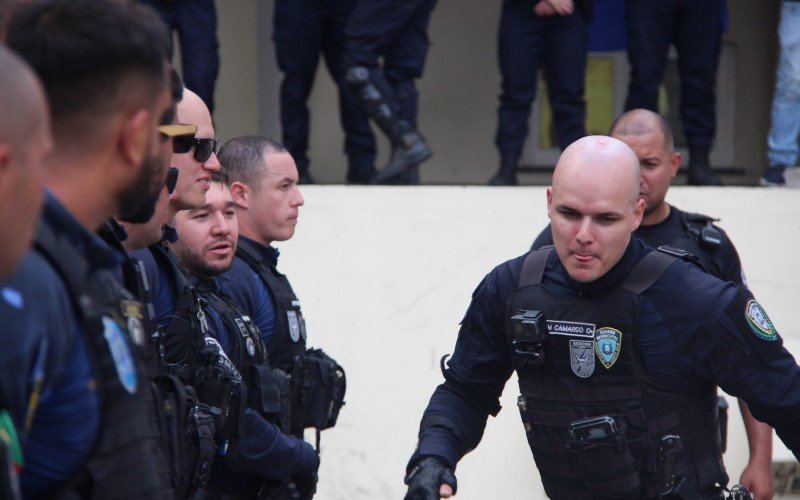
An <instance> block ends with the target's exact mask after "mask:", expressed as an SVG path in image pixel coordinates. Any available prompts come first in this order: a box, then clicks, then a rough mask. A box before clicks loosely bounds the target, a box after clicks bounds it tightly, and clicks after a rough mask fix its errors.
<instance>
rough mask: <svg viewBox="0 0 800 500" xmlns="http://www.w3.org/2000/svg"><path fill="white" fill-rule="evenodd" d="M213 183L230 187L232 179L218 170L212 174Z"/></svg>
mask: <svg viewBox="0 0 800 500" xmlns="http://www.w3.org/2000/svg"><path fill="white" fill-rule="evenodd" d="M211 182H218V183H220V184H222V185H223V186H230V185H231V183H230V178H229V177H228V174H226V173H225V172H223V171H222V170H217V171H216V172H211Z"/></svg>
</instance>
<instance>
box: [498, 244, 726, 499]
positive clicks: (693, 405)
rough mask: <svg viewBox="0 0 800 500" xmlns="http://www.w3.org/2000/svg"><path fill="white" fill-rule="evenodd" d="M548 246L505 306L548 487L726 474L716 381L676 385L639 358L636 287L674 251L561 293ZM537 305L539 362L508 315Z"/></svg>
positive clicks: (695, 481) (589, 488) (697, 484)
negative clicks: (548, 278)
mask: <svg viewBox="0 0 800 500" xmlns="http://www.w3.org/2000/svg"><path fill="white" fill-rule="evenodd" d="M551 250H552V247H549V246H548V247H544V248H542V249H541V250H538V251H536V252H532V253H531V254H529V256H528V257H527V258H526V260H525V263H524V264H523V268H522V273H521V276H520V287H519V288H518V289H516V290H515V291H513V292H512V293H511V295H510V296H509V298H508V300H507V302H506V311H505V312H506V318H509V319H507V320H506V321H507V323H506V328H505V330H506V335H507V340H508V343H509V347H510V349H511V353H512V360H513V363H514V367H515V369H516V370H517V373H518V375H519V385H520V392H521V393H522V395H521V396H520V397H519V402H518V405H519V409H520V413H521V416H522V420H523V423H524V424H525V430H526V434H527V437H528V442H529V445H530V447H531V450H532V452H533V456H534V460H535V461H536V466H537V468H538V469H539V471H540V473H541V477H542V482H543V484H544V487H545V491H546V492H547V494H548V496H550V497H551V498H569V499H582V498H657V497H659V496H661V495H663V494H667V493H668V492H670V491H672V490H673V488H675V487H677V486H678V485H680V487H681V488H683V489H684V490H687V489H688V491H692V492H700V491H704V490H708V489H710V488H713V487H714V486H715V485H716V484H720V485H724V484H726V483H727V480H728V478H727V475H726V473H725V469H724V466H723V464H722V454H721V450H720V443H719V440H718V438H717V439H715V437H717V436H718V425H717V414H716V411H717V397H716V388H715V387H714V385H712V384H710V383H709V384H708V387H706V388H704V389H705V390H703V391H702V394H700V395H689V394H685V393H681V392H678V391H674V390H671V389H670V388H669V387H665V386H663V385H659V384H657V383H655V382H653V381H652V380H651V379H650V378H649V377H648V375H647V373H646V371H645V368H644V365H643V363H642V360H641V359H640V354H639V353H640V351H639V346H638V344H637V328H638V325H637V324H636V320H637V318H638V317H639V314H638V313H639V307H640V303H641V295H640V294H641V293H642V292H644V291H645V290H646V289H647V288H649V287H650V286H651V285H652V284H653V283H654V282H655V281H656V280H657V279H658V277H659V276H660V275H661V273H662V272H663V271H664V269H666V267H667V266H668V265H669V264H671V263H672V262H674V260H675V259H674V257H669V256H666V255H665V254H663V253H661V252H658V251H655V252H651V253H650V254H648V255H647V256H645V257H644V258H643V259H642V260H641V261H640V262H639V263H638V264H637V265H636V267H635V268H634V269H633V270H632V271H631V273H630V274H629V275H628V276H627V278H626V279H625V282H624V283H623V284H622V285H621V286H619V287H615V288H611V289H609V290H608V291H606V292H603V293H601V294H599V295H596V296H592V297H582V298H580V299H569V300H563V299H559V298H557V297H555V296H554V295H552V294H551V293H550V292H548V291H547V290H546V289H545V288H544V287H542V285H541V279H542V275H543V273H544V269H545V265H546V262H547V257H548V255H549V254H550V251H551ZM533 310H536V311H541V312H542V313H543V314H544V318H546V329H547V331H548V334H547V336H546V339H545V340H544V341H543V343H542V344H541V346H540V347H541V350H542V352H543V353H544V354H543V360H542V359H540V360H538V362H531V359H532V358H531V356H529V354H530V353H529V352H527V351H526V350H525V349H521V348H520V340H519V338H520V333H519V331H520V328H519V327H518V324H515V319H513V318H512V316H515V315H517V317H518V318H519V317H521V315H520V313H525V315H526V317H530V316H532V315H533V314H534V313H535V311H533ZM515 332H516V333H515ZM676 436H678V437H677V438H676Z"/></svg>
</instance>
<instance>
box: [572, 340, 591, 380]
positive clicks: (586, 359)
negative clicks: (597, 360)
mask: <svg viewBox="0 0 800 500" xmlns="http://www.w3.org/2000/svg"><path fill="white" fill-rule="evenodd" d="M569 358H570V366H572V373H574V374H575V375H577V376H579V377H581V378H586V377H588V376H590V375H591V374H592V373H594V341H593V340H570V341H569Z"/></svg>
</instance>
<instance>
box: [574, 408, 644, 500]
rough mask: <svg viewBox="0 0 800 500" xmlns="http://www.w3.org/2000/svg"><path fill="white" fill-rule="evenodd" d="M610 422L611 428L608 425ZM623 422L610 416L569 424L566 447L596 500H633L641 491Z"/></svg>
mask: <svg viewBox="0 0 800 500" xmlns="http://www.w3.org/2000/svg"><path fill="white" fill-rule="evenodd" d="M611 422H613V424H611ZM626 430H627V427H626V426H625V423H624V422H618V421H617V420H616V419H614V418H613V417H610V416H603V417H597V418H594V419H587V420H581V421H576V422H573V423H572V424H571V425H570V434H571V436H572V439H571V441H570V442H569V447H570V448H571V449H572V450H573V451H574V452H575V454H576V456H577V459H578V465H579V467H580V470H581V475H582V477H583V480H584V482H585V483H586V488H587V489H588V490H589V491H590V492H591V494H592V496H594V497H596V498H635V497H637V496H638V492H639V490H640V489H641V487H642V480H641V477H640V475H639V471H638V470H637V469H636V460H635V458H634V456H633V452H632V451H631V449H630V446H629V444H628V441H627V440H626Z"/></svg>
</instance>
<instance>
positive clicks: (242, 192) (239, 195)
mask: <svg viewBox="0 0 800 500" xmlns="http://www.w3.org/2000/svg"><path fill="white" fill-rule="evenodd" d="M250 194H251V192H250V188H249V187H248V186H247V185H246V184H243V183H241V182H239V181H236V182H233V183H231V198H233V202H234V203H236V206H237V207H239V208H249V207H250Z"/></svg>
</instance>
